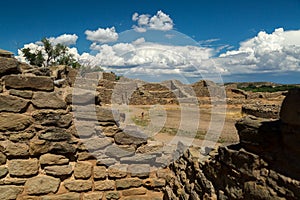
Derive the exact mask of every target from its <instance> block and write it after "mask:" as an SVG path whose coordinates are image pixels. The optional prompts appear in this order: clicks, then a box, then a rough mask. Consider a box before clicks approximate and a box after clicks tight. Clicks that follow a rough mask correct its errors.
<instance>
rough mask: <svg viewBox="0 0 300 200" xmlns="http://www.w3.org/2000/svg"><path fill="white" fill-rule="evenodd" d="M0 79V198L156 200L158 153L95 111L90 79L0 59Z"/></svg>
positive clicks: (102, 110) (117, 119)
mask: <svg viewBox="0 0 300 200" xmlns="http://www.w3.org/2000/svg"><path fill="white" fill-rule="evenodd" d="M0 75H1V77H0V78H1V81H0V86H1V90H0V91H1V93H0V199H1V200H11V199H20V200H21V199H26V200H29V199H30V200H55V199H57V200H58V199H59V200H63V199H66V200H76V199H78V200H79V199H80V200H99V199H104V200H105V199H107V200H108V199H149V200H150V199H162V196H163V192H162V188H163V187H164V186H165V179H164V177H165V173H166V171H164V172H161V171H160V170H156V169H158V168H157V166H158V165H159V164H161V163H162V161H161V159H162V158H163V156H166V154H163V153H162V152H155V151H154V153H151V151H152V150H153V148H154V149H155V147H156V146H155V144H154V145H153V143H152V144H151V143H149V142H148V136H147V135H145V134H144V133H142V132H140V131H139V130H134V129H130V130H129V129H128V130H127V129H126V127H125V129H121V128H120V124H121V121H122V117H123V118H124V116H122V115H121V114H120V113H118V112H117V111H114V110H113V109H111V108H110V107H103V106H101V105H100V104H101V102H100V100H99V99H98V96H97V95H95V90H92V89H90V88H89V87H92V86H93V85H92V84H94V83H95V82H93V80H94V79H92V78H91V77H90V79H82V80H80V78H77V79H76V80H75V77H76V72H75V71H74V70H72V69H70V68H68V67H65V66H57V67H53V68H48V69H44V68H35V67H30V66H27V65H25V64H22V63H19V62H17V61H16V60H15V59H13V58H0ZM91 76H92V75H91ZM107 77H108V78H109V79H112V76H111V75H108V76H107ZM105 80H106V79H102V81H99V83H98V82H96V87H100V86H99V85H98V84H101V83H103V82H104V81H105ZM75 86H76V87H77V88H76V92H74V87H75ZM131 128H132V127H131Z"/></svg>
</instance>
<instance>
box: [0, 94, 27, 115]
mask: <svg viewBox="0 0 300 200" xmlns="http://www.w3.org/2000/svg"><path fill="white" fill-rule="evenodd" d="M27 105H28V101H26V100H24V99H22V98H19V97H14V96H8V95H0V112H15V113H18V112H22V111H25V109H26V108H27Z"/></svg>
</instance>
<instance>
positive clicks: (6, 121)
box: [0, 113, 31, 131]
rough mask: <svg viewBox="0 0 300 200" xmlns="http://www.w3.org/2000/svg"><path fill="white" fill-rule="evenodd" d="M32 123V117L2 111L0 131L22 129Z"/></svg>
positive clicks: (0, 114)
mask: <svg viewBox="0 0 300 200" xmlns="http://www.w3.org/2000/svg"><path fill="white" fill-rule="evenodd" d="M30 124H31V117H30V116H28V115H22V114H15V113H0V131H6V130H11V131H21V130H24V129H25V128H27V127H28V126H29V125H30Z"/></svg>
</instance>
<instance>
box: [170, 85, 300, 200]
mask: <svg viewBox="0 0 300 200" xmlns="http://www.w3.org/2000/svg"><path fill="white" fill-rule="evenodd" d="M299 101H300V90H292V91H290V92H289V93H288V95H287V97H286V99H285V100H284V102H283V105H282V109H281V112H280V117H281V119H280V120H268V119H263V118H257V117H253V116H246V117H244V118H243V119H241V120H240V121H238V122H237V124H236V127H237V129H238V133H239V137H240V143H239V144H236V145H231V146H228V147H220V148H219V149H218V150H214V151H212V152H211V153H210V155H208V156H206V157H205V156H203V155H201V154H199V152H200V151H199V149H194V148H191V149H188V150H187V151H186V152H185V153H184V155H183V156H181V157H180V158H179V159H178V160H177V161H175V162H174V163H172V164H171V165H170V169H171V171H172V174H171V175H170V176H168V178H167V186H166V188H165V199H174V200H175V199H193V200H194V199H195V200H196V199H224V200H225V199H249V200H250V199H270V200H271V199H300V193H299V191H300V163H299V155H300V152H299V142H300V141H299V140H300V136H299V135H300V124H299V122H300V119H299V116H300V115H299V113H300V106H299Z"/></svg>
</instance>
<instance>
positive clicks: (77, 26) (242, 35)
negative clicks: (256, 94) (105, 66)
mask: <svg viewBox="0 0 300 200" xmlns="http://www.w3.org/2000/svg"><path fill="white" fill-rule="evenodd" d="M160 10H161V11H162V12H163V13H164V14H166V15H168V16H169V17H170V18H171V19H172V28H171V30H169V29H168V30H167V31H171V32H172V34H173V35H174V33H175V32H178V33H180V34H184V35H186V36H188V37H190V40H191V41H192V40H193V41H195V42H196V43H197V42H199V44H200V46H201V47H207V48H209V49H208V50H211V51H213V53H211V55H208V56H210V57H211V58H217V59H212V62H217V61H218V62H219V60H221V61H220V65H223V64H224V65H229V64H228V63H232V61H231V60H230V62H229V61H228V59H230V58H231V57H233V60H234V61H237V60H239V61H241V60H243V58H240V56H241V55H242V54H243V53H245V52H244V51H243V50H241V51H239V52H233V51H234V50H239V49H240V48H241V47H242V46H241V44H240V43H241V42H245V41H247V40H248V39H252V38H255V37H256V36H258V34H259V32H261V31H265V32H266V34H267V36H266V37H265V36H262V38H263V39H264V38H267V37H268V35H271V36H272V33H274V32H275V30H276V29H278V28H282V29H283V31H281V32H283V33H280V34H281V35H280V36H282V35H284V36H283V37H284V38H286V35H287V34H285V32H288V31H290V30H296V31H298V30H299V29H300V1H299V0H287V1H282V0H262V1H255V0H252V1H241V0H227V1H221V0H210V1H199V0H198V1H197V0H185V1H179V0H172V1H171V0H157V1H153V0H119V1H116V0H114V1H113V0H112V1H99V0H98V1H90V0H85V1H57V0H53V1H43V0H39V1H37V0H31V1H3V2H1V7H0V13H1V18H0V48H2V49H6V50H9V51H12V52H14V53H15V54H16V55H17V49H18V48H22V47H23V46H24V44H28V43H31V42H35V41H38V40H40V39H41V38H43V37H58V36H60V35H62V34H76V36H77V37H78V39H77V40H76V45H75V44H74V45H73V46H76V48H77V50H78V53H79V54H82V53H83V52H88V53H91V54H97V53H95V49H91V47H90V45H91V43H93V42H96V43H97V45H104V43H105V42H99V41H97V40H87V39H86V38H87V34H85V32H86V30H91V31H96V30H97V29H98V28H102V29H106V28H111V27H114V28H115V32H116V33H117V34H118V35H119V37H118V40H117V41H111V42H108V45H114V44H117V43H118V42H124V41H120V39H121V38H123V39H124V37H122V32H124V31H126V30H130V29H132V28H133V25H137V26H138V21H133V20H132V16H133V14H134V13H138V14H139V16H140V15H141V14H148V15H149V19H150V18H151V17H152V16H155V15H156V14H157V12H158V11H160ZM147 26H148V25H147ZM149 27H150V26H149ZM167 31H166V30H163V31H161V30H159V32H161V33H157V34H156V33H154V34H151V30H150V31H147V33H148V34H149V33H150V35H152V39H153V40H155V37H154V35H158V36H157V38H159V37H160V34H164V35H166V34H167ZM134 34H135V33H134V32H131V33H130V34H127V37H129V35H130V36H132V35H134ZM138 34H141V35H140V36H138ZM172 34H169V35H172ZM278 34H279V33H278ZM297 34H298V33H295V34H288V35H289V36H288V37H290V39H289V40H290V41H292V40H293V37H297V36H298V35H297ZM123 35H124V33H123ZM125 35H126V34H125ZM275 35H276V34H275ZM291 35H293V36H291ZM137 37H143V38H145V40H146V42H154V41H151V37H148V36H147V35H146V33H137ZM299 37H300V35H299ZM182 38H183V37H182ZM266 40H268V38H267V39H266ZM181 41H182V40H181ZM260 41H261V40H260ZM126 42H129V41H126ZM131 42H132V41H131ZM254 43H255V44H256V42H255V41H254V42H253V44H252V43H251V44H246V45H244V47H243V48H244V49H246V47H249V46H250V47H251V48H252V49H257V48H254V47H253V45H254ZM186 44H187V45H190V43H189V42H187V41H186ZM268 44H269V43H268ZM173 45H179V44H178V43H176V42H174V41H173ZM225 45H226V46H225ZM247 45H248V46H247ZM291 45H296V46H297V45H298V43H295V44H293V43H291V44H289V46H291ZM220 47H222V48H220ZM260 47H262V45H261V46H260ZM219 48H220V49H219ZM270 48H271V49H272V48H273V46H271V47H270ZM99 49H100V47H99V48H98V51H99ZM101 49H102V50H103V48H101ZM227 51H231V52H230V53H227ZM274 51H277V49H275V50H274ZM290 51H291V50H290V49H289V51H288V52H290ZM292 51H293V52H296V53H297V52H298V49H296V50H295V49H293V50H292ZM226 53H227V54H226ZM248 53H249V52H248ZM221 54H226V55H223V57H226V61H225V59H219V56H220V55H221ZM233 54H234V55H233ZM286 55H287V54H284V56H283V57H282V58H283V59H287V56H286ZM289 55H290V54H289ZM204 57H205V56H204ZM275 57H278V55H277V56H275ZM248 58H249V55H248V57H247V62H248V60H249V59H248ZM259 59H260V60H262V59H266V62H267V63H268V62H269V63H270V65H274V66H270V67H268V68H266V67H265V66H262V65H259V64H258V65H257V69H258V68H259V69H262V68H263V70H257V71H258V72H257V73H253V71H249V70H250V68H251V69H253V68H255V67H254V66H253V63H252V65H251V66H247V67H246V68H247V70H245V71H243V70H241V72H239V74H238V73H232V72H230V73H225V74H224V75H223V77H224V80H225V81H234V80H239V79H240V78H239V77H243V78H241V79H242V80H239V81H243V80H245V81H251V80H257V79H258V80H268V81H272V80H274V81H277V82H299V81H297V80H298V77H300V76H297V75H298V74H299V71H300V70H299V69H298V68H299V65H300V64H299V63H300V62H299V63H298V65H297V62H296V66H294V67H292V68H288V69H286V70H283V69H282V66H280V65H279V64H278V63H275V64H274V63H273V62H271V61H269V60H268V59H269V58H268V59H267V58H266V57H265V54H263V55H261V57H259ZM288 59H290V58H288ZM292 59H298V57H296V58H295V56H294V57H293V58H292ZM278 62H281V60H279V61H278ZM244 65H245V64H244V60H243V61H241V64H240V65H239V66H235V67H237V68H240V67H243V66H244ZM145 67H147V66H145ZM228 68H230V69H234V67H232V68H231V66H228ZM226 70H227V68H226ZM255 70H256V68H255ZM137 71H138V70H137ZM229 71H230V70H229ZM231 71H233V70H231ZM237 71H238V70H237ZM281 72H282V77H281V76H280V73H281ZM245 73H246V74H245ZM253 74H254V75H253ZM290 75H292V76H290ZM289 77H290V78H289ZM195 79H197V77H196V78H195Z"/></svg>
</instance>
